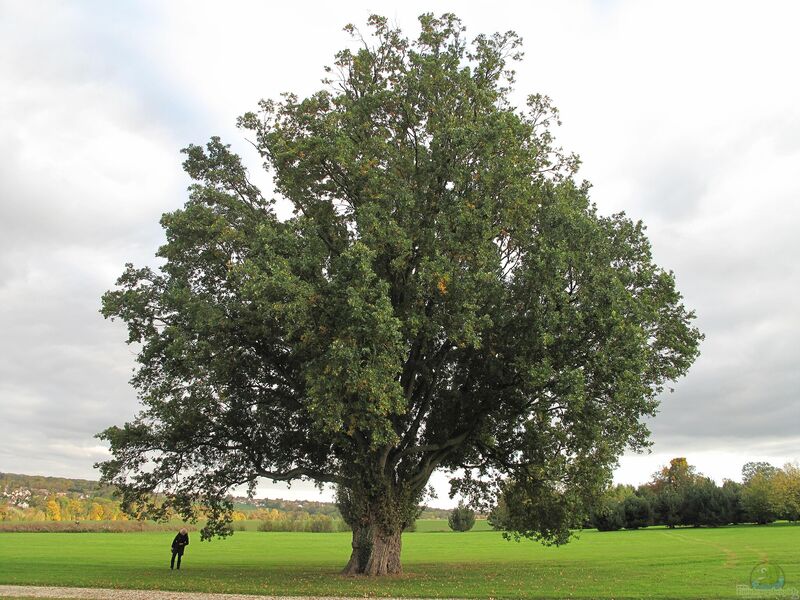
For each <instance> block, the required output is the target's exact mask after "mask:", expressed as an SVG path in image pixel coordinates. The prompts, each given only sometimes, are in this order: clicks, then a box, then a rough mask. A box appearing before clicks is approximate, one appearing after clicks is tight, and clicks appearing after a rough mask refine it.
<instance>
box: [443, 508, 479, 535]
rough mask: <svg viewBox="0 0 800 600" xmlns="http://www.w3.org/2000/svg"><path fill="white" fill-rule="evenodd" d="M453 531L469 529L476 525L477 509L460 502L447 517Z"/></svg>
mask: <svg viewBox="0 0 800 600" xmlns="http://www.w3.org/2000/svg"><path fill="white" fill-rule="evenodd" d="M447 524H448V525H450V529H452V530H453V531H469V530H470V529H472V528H473V527H474V526H475V511H474V510H472V509H471V508H469V507H467V506H464V505H463V504H462V503H459V504H458V506H456V507H455V508H454V509H453V510H452V512H451V513H450V516H449V517H448V519H447Z"/></svg>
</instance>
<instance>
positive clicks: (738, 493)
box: [722, 479, 747, 525]
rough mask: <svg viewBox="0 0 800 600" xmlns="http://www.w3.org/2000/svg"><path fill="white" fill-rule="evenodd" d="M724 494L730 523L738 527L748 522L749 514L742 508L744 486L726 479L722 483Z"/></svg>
mask: <svg viewBox="0 0 800 600" xmlns="http://www.w3.org/2000/svg"><path fill="white" fill-rule="evenodd" d="M722 493H723V494H724V495H725V498H726V504H727V506H728V522H729V523H733V524H734V525H737V524H739V523H746V522H747V512H746V511H745V509H744V507H743V506H742V484H741V483H738V482H736V481H731V480H730V479H726V480H725V481H724V482H723V483H722Z"/></svg>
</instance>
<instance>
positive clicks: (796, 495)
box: [772, 463, 800, 521]
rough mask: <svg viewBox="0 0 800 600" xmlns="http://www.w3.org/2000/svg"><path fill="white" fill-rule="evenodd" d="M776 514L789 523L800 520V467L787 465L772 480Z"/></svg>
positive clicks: (791, 464)
mask: <svg viewBox="0 0 800 600" xmlns="http://www.w3.org/2000/svg"><path fill="white" fill-rule="evenodd" d="M772 486H773V488H774V492H775V505H776V513H777V515H778V517H779V518H781V519H786V520H787V521H797V520H800V467H798V465H797V464H796V463H795V464H793V463H787V464H786V465H784V467H783V469H780V470H778V471H777V472H776V473H775V475H774V476H773V479H772Z"/></svg>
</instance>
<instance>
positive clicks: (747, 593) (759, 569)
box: [736, 561, 800, 600]
mask: <svg viewBox="0 0 800 600" xmlns="http://www.w3.org/2000/svg"><path fill="white" fill-rule="evenodd" d="M785 585H786V576H785V575H784V574H783V569H782V568H781V567H780V566H778V565H775V564H771V563H768V562H766V561H765V562H762V563H760V564H757V565H756V566H755V567H753V570H752V571H750V585H749V586H748V585H737V586H736V595H737V596H739V597H740V598H790V599H791V600H800V593H798V590H797V588H794V587H789V588H787V587H784V586H785Z"/></svg>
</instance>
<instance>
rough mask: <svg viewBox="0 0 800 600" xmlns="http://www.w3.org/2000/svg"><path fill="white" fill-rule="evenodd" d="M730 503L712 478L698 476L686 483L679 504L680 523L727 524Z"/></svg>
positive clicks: (699, 524)
mask: <svg viewBox="0 0 800 600" xmlns="http://www.w3.org/2000/svg"><path fill="white" fill-rule="evenodd" d="M729 514H730V505H729V503H728V499H727V497H726V495H725V493H724V492H723V491H722V490H721V489H720V488H719V487H717V484H716V483H714V481H713V480H712V479H709V478H706V477H698V478H697V479H696V480H695V481H694V482H693V483H691V484H690V485H688V486H687V487H686V489H685V492H684V494H683V502H682V504H681V524H683V525H691V526H694V527H701V526H710V527H717V526H720V525H725V524H727V523H728V522H729V521H728V518H729Z"/></svg>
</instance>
